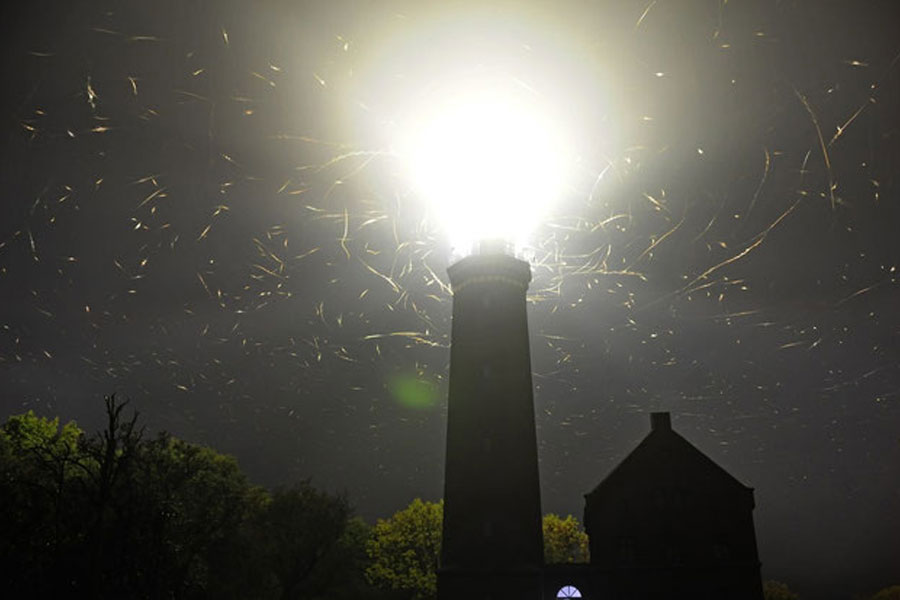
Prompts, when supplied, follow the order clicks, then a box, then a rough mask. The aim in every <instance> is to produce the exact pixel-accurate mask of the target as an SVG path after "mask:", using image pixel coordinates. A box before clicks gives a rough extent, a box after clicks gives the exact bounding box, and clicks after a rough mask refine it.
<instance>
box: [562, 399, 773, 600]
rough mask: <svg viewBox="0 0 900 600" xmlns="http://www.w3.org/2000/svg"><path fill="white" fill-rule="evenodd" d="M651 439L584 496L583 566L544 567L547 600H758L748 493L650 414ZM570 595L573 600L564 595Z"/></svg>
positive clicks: (664, 417) (665, 420) (664, 416)
mask: <svg viewBox="0 0 900 600" xmlns="http://www.w3.org/2000/svg"><path fill="white" fill-rule="evenodd" d="M650 420H651V430H650V433H649V434H648V435H647V436H646V437H645V438H644V439H643V440H642V441H641V442H640V444H638V446H637V447H636V448H635V449H634V450H633V451H632V452H631V453H630V454H629V455H628V456H627V457H626V458H625V459H624V460H623V461H622V462H621V463H619V465H618V466H617V467H616V468H615V469H613V471H612V472H611V473H610V474H609V475H608V476H607V477H606V478H605V479H603V481H601V482H600V484H599V485H597V487H596V488H594V490H593V491H591V492H590V493H588V494H587V495H585V508H584V525H585V530H586V531H587V534H588V536H589V540H590V554H591V562H590V565H583V566H582V565H572V566H565V565H563V566H554V565H548V566H547V567H546V572H545V591H544V597H545V598H556V597H566V596H564V595H563V596H558V593H559V591H560V590H562V589H563V588H564V587H565V586H567V585H568V586H572V588H574V589H576V590H578V593H579V594H581V596H570V597H583V598H586V599H587V598H615V599H620V600H626V599H639V598H640V599H644V598H673V597H674V598H692V599H695V598H696V599H709V600H713V599H716V600H718V599H722V598H728V599H734V600H751V599H752V600H760V599H761V598H762V582H761V578H760V563H759V557H758V553H757V548H756V533H755V531H754V527H753V508H754V500H753V490H752V489H751V488H748V487H746V486H744V485H743V484H741V483H740V482H739V481H738V480H737V479H735V478H734V477H732V476H731V475H730V474H729V473H728V472H726V471H725V470H724V469H723V468H722V467H720V466H719V465H717V464H716V463H714V462H713V461H712V460H711V459H710V458H709V457H707V456H706V455H705V454H703V453H702V452H700V450H698V449H697V448H696V447H695V446H693V445H692V444H691V443H690V442H688V441H687V440H686V439H684V438H683V437H682V436H680V435H679V434H678V433H676V432H675V431H674V430H673V429H672V425H671V421H670V417H669V413H652V414H651V415H650ZM570 593H571V592H570Z"/></svg>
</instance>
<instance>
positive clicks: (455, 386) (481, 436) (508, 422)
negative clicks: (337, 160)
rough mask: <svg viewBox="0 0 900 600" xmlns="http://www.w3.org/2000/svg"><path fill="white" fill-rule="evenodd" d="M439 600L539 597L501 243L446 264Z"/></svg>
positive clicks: (516, 304)
mask: <svg viewBox="0 0 900 600" xmlns="http://www.w3.org/2000/svg"><path fill="white" fill-rule="evenodd" d="M448 273H449V275H450V283H451V285H452V288H453V326H452V334H451V351H450V390H449V402H448V418H447V456H446V467H445V471H444V525H443V527H444V530H443V541H442V548H441V562H440V568H439V570H438V598H439V600H463V599H465V600H469V599H472V600H488V599H490V600H505V599H507V598H509V599H513V598H515V599H516V600H538V599H539V598H540V597H541V592H540V589H541V586H540V579H541V569H542V567H543V539H542V533H541V498H540V483H539V478H538V461H537V441H536V436H535V427H534V398H533V392H532V382H531V357H530V352H529V337H528V320H527V315H526V301H525V293H526V291H527V289H528V284H529V282H530V281H531V268H530V266H529V265H528V263H527V262H524V261H521V260H518V259H516V258H514V257H512V256H509V255H507V254H505V253H503V252H502V251H500V250H498V249H495V250H493V251H492V250H491V249H490V248H482V251H481V253H479V254H475V255H472V256H469V257H466V258H464V259H462V260H460V261H459V262H457V263H456V264H454V265H452V266H451V267H450V268H449V270H448Z"/></svg>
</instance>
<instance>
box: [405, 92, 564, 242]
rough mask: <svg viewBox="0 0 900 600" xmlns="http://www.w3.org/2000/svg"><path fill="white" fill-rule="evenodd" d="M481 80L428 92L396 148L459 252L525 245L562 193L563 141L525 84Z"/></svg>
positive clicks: (418, 189)
mask: <svg viewBox="0 0 900 600" xmlns="http://www.w3.org/2000/svg"><path fill="white" fill-rule="evenodd" d="M517 88H518V89H513V90H501V89H489V88H487V89H486V86H484V84H483V83H482V84H480V85H478V86H477V87H473V86H471V85H470V86H469V87H467V88H463V89H458V90H456V91H454V92H453V93H447V91H446V89H442V90H441V92H440V93H438V94H435V95H434V96H433V97H430V98H426V99H425V100H424V101H423V102H422V104H423V105H425V106H424V108H425V110H423V111H422V112H421V114H419V115H417V116H416V117H414V118H413V119H411V120H410V122H409V124H408V125H407V129H408V131H407V134H406V136H405V138H404V139H402V140H401V143H400V147H399V149H398V150H399V153H400V154H401V155H402V158H403V159H404V161H405V163H406V164H407V167H408V169H409V171H410V177H411V180H412V182H413V184H414V186H415V187H416V189H417V191H418V192H419V193H420V194H422V195H423V196H424V197H425V198H426V199H427V200H428V202H429V203H430V204H431V206H432V208H433V211H434V213H435V214H436V216H437V217H438V219H439V220H440V222H441V225H442V227H443V228H444V229H445V230H446V233H447V235H448V236H449V237H450V242H451V244H452V246H453V247H454V249H455V251H457V252H462V253H465V252H468V251H470V250H471V248H472V246H473V245H474V244H475V243H477V242H479V241H482V240H488V239H498V238H499V239H502V240H504V241H506V242H509V243H512V244H515V245H522V244H523V243H524V242H525V241H526V239H527V238H528V236H529V234H530V233H531V232H532V231H533V229H534V227H535V225H536V224H537V222H538V221H539V220H540V218H541V216H542V215H543V214H544V213H545V212H546V210H547V208H548V207H549V206H550V205H551V204H552V203H553V202H554V201H555V200H556V198H557V197H558V196H559V194H560V191H561V188H562V185H563V181H564V179H565V173H564V168H563V167H564V164H565V160H564V158H563V157H564V156H565V152H564V146H563V144H562V143H561V140H560V139H559V137H560V136H559V135H558V132H557V131H555V130H554V128H553V127H552V126H551V123H550V122H549V120H548V119H547V117H546V116H545V113H544V112H543V111H541V110H540V107H539V106H538V104H537V103H536V102H535V101H534V93H533V92H532V91H530V90H528V89H526V88H519V86H517Z"/></svg>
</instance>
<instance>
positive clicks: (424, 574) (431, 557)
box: [366, 498, 444, 600]
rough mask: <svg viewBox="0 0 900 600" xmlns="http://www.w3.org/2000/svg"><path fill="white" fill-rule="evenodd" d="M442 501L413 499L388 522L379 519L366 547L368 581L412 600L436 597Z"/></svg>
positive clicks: (442, 512)
mask: <svg viewBox="0 0 900 600" xmlns="http://www.w3.org/2000/svg"><path fill="white" fill-rule="evenodd" d="M443 514H444V502H443V500H442V501H440V502H423V501H422V500H421V499H419V498H416V499H415V500H413V501H412V502H410V504H409V506H407V507H406V508H404V509H403V510H400V511H398V512H396V513H394V515H393V516H392V517H390V518H389V519H379V520H378V521H377V522H376V524H375V526H374V527H373V528H372V534H371V537H370V538H369V540H368V542H367V544H366V552H367V554H368V556H369V558H370V559H371V563H370V564H369V567H368V568H367V569H366V577H367V579H368V581H369V582H370V583H372V584H374V585H376V586H378V587H380V588H383V589H391V590H401V591H404V592H407V593H409V594H410V595H411V596H412V597H413V598H415V600H426V599H430V598H434V597H435V596H436V594H437V566H438V557H439V556H440V553H441V524H442V521H443Z"/></svg>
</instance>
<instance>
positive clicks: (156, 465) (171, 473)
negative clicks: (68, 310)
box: [0, 396, 375, 599]
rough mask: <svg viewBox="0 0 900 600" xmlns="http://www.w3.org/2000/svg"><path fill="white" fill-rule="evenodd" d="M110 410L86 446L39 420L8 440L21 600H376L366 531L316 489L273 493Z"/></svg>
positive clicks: (11, 574)
mask: <svg viewBox="0 0 900 600" xmlns="http://www.w3.org/2000/svg"><path fill="white" fill-rule="evenodd" d="M125 405H126V403H123V402H119V401H117V400H116V398H115V397H112V396H111V397H108V398H106V406H105V408H106V415H107V426H106V428H105V429H104V430H103V431H102V432H100V433H98V434H96V435H93V436H86V435H85V434H84V433H83V432H82V431H81V430H80V429H79V428H78V427H77V426H76V425H75V424H74V423H68V424H66V425H64V426H62V427H60V425H59V420H58V419H56V420H52V421H51V420H48V419H44V418H40V417H37V416H35V415H34V414H33V413H31V412H29V413H27V414H24V415H19V416H14V417H11V418H10V419H9V420H8V421H7V422H6V424H4V425H3V427H2V428H0V562H2V564H3V565H4V568H3V569H0V571H2V572H3V575H2V581H0V585H2V586H3V589H4V592H5V593H7V594H9V595H10V596H11V597H41V598H46V597H63V596H72V595H76V596H78V597H91V598H148V599H152V598H285V599H287V598H292V599H293V598H296V599H302V598H320V597H324V596H325V595H326V594H328V596H329V597H347V598H349V597H354V598H366V597H374V596H373V594H374V593H375V592H371V593H370V592H369V591H367V590H366V589H365V582H364V579H363V572H364V570H365V566H366V565H365V562H364V561H365V540H366V538H367V536H368V528H367V526H366V525H365V523H362V522H361V521H359V520H358V519H351V516H352V511H351V509H350V506H349V504H348V503H347V501H346V499H345V498H343V497H341V496H334V495H331V494H327V493H324V492H320V491H318V490H316V489H315V488H313V487H312V486H311V485H310V484H309V482H302V483H300V484H297V485H295V486H293V487H288V488H284V489H279V490H276V491H275V492H274V493H271V494H270V493H268V492H266V491H265V490H262V489H260V488H257V487H254V486H252V485H250V484H249V483H248V482H247V480H246V478H245V476H244V475H243V473H241V471H240V469H239V468H238V466H237V463H236V462H235V460H234V459H233V458H231V457H229V456H224V455H222V454H219V453H217V452H215V451H214V450H211V449H209V448H204V447H201V446H197V445H193V444H189V443H186V442H183V441H181V440H178V439H176V438H173V437H172V436H170V435H167V434H162V435H159V436H158V437H156V438H153V439H146V438H145V437H144V434H143V430H142V429H141V428H139V427H138V426H137V414H136V413H135V414H133V415H132V416H131V417H130V418H125V417H124V416H123V410H124V408H125Z"/></svg>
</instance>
